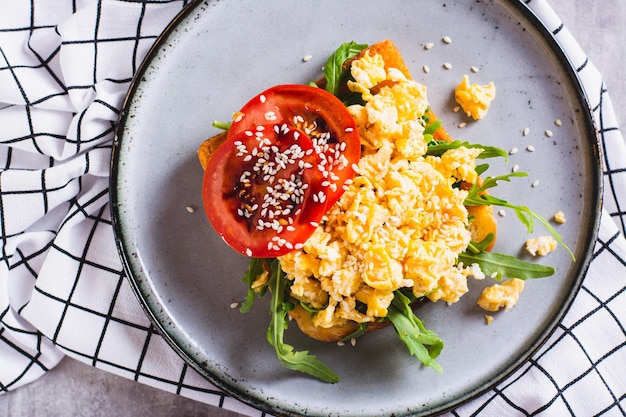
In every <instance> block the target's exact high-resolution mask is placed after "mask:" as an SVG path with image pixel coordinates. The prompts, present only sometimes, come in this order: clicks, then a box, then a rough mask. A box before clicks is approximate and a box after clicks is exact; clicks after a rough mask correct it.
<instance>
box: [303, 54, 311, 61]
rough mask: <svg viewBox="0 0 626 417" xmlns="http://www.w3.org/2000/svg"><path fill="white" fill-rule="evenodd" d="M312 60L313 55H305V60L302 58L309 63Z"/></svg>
mask: <svg viewBox="0 0 626 417" xmlns="http://www.w3.org/2000/svg"><path fill="white" fill-rule="evenodd" d="M311 58H313V55H305V56H304V58H302V60H303V61H304V62H309V61H310V60H311Z"/></svg>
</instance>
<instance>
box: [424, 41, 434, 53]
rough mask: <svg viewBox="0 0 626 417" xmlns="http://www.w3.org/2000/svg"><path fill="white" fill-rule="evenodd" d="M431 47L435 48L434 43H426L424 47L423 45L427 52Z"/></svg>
mask: <svg viewBox="0 0 626 417" xmlns="http://www.w3.org/2000/svg"><path fill="white" fill-rule="evenodd" d="M433 46H435V44H434V43H432V42H428V43H427V44H426V45H424V49H426V50H427V51H428V50H429V49H432V47H433Z"/></svg>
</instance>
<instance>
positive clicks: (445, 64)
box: [443, 62, 452, 70]
mask: <svg viewBox="0 0 626 417" xmlns="http://www.w3.org/2000/svg"><path fill="white" fill-rule="evenodd" d="M443 68H444V69H447V70H449V69H452V64H451V63H449V62H445V63H444V64H443Z"/></svg>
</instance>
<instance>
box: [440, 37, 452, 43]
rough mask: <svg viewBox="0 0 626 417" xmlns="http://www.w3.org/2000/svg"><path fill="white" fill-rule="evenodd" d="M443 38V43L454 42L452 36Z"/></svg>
mask: <svg viewBox="0 0 626 417" xmlns="http://www.w3.org/2000/svg"><path fill="white" fill-rule="evenodd" d="M441 40H442V41H443V43H446V44H448V45H449V44H451V43H452V38H450V37H449V36H444V37H443V39H441Z"/></svg>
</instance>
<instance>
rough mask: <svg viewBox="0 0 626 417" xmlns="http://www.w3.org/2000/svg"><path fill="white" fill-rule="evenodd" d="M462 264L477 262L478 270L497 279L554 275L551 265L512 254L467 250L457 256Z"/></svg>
mask: <svg viewBox="0 0 626 417" xmlns="http://www.w3.org/2000/svg"><path fill="white" fill-rule="evenodd" d="M458 260H459V262H463V264H464V265H472V264H478V266H480V270H481V271H483V273H484V274H485V275H487V276H490V277H492V278H494V279H496V280H498V281H500V280H502V278H503V277H510V278H519V279H523V280H525V279H532V278H544V277H549V276H550V275H554V272H555V269H554V268H553V267H551V266H546V265H540V264H536V263H533V262H527V261H523V260H521V259H517V258H516V257H514V256H510V255H503V254H501V253H496V252H478V253H471V252H469V251H467V252H465V253H462V254H460V255H459V258H458Z"/></svg>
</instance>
